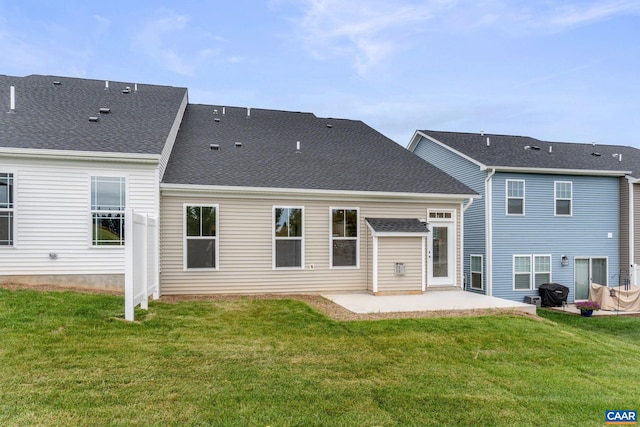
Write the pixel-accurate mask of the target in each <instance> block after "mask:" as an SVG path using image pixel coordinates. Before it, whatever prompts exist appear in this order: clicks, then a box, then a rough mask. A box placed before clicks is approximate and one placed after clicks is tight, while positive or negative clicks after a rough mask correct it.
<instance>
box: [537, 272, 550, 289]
mask: <svg viewBox="0 0 640 427" xmlns="http://www.w3.org/2000/svg"><path fill="white" fill-rule="evenodd" d="M535 281H536V289H538V288H539V287H540V285H542V284H543V283H550V282H551V274H549V273H536V279H535Z"/></svg>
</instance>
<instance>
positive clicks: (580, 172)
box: [486, 166, 631, 177]
mask: <svg viewBox="0 0 640 427" xmlns="http://www.w3.org/2000/svg"><path fill="white" fill-rule="evenodd" d="M486 168H487V169H494V170H495V171H496V172H512V173H535V174H547V175H587V176H618V177H620V176H626V175H629V174H630V173H631V172H630V171H609V170H592V169H552V168H526V167H517V166H487V167H486Z"/></svg>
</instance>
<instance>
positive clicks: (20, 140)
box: [0, 75, 187, 154]
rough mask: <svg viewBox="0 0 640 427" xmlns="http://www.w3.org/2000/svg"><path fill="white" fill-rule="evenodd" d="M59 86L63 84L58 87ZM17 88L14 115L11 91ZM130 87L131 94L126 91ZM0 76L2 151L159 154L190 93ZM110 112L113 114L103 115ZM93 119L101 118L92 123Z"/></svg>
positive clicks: (91, 82)
mask: <svg viewBox="0 0 640 427" xmlns="http://www.w3.org/2000/svg"><path fill="white" fill-rule="evenodd" d="M54 82H59V84H54ZM11 86H14V87H15V107H16V108H15V112H11V113H9V111H10V87H11ZM127 86H128V87H130V88H131V91H130V93H127V94H124V93H122V90H123V89H125V88H126V87H127ZM137 89H138V90H137V92H136V91H135V84H134V83H123V82H113V81H110V82H109V89H108V90H105V81H104V80H87V79H77V78H68V77H55V76H41V75H31V76H26V77H11V76H2V75H0V147H11V148H38V149H52V150H77V151H96V152H118V153H136V154H160V153H161V152H162V148H163V147H164V144H165V142H166V139H167V136H168V135H169V131H170V129H171V126H172V125H173V122H174V120H175V118H176V116H177V114H178V111H179V108H180V105H181V103H182V101H183V99H184V97H185V95H186V93H187V89H186V88H176V87H169V86H156V85H143V84H138V85H137ZM100 108H109V109H110V110H111V112H110V114H100ZM89 117H98V118H99V121H98V122H90V121H89Z"/></svg>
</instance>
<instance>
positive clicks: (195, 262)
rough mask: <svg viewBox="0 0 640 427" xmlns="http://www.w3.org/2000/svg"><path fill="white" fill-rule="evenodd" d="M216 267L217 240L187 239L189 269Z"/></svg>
mask: <svg viewBox="0 0 640 427" xmlns="http://www.w3.org/2000/svg"><path fill="white" fill-rule="evenodd" d="M215 267H216V241H215V239H187V268H215Z"/></svg>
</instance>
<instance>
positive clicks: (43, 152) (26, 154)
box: [0, 147, 160, 164]
mask: <svg viewBox="0 0 640 427" xmlns="http://www.w3.org/2000/svg"><path fill="white" fill-rule="evenodd" d="M0 155H3V156H6V157H14V158H29V159H47V160H56V159H58V160H91V161H95V160H100V161H105V162H123V163H148V164H157V163H158V161H159V160H160V155H158V154H136V153H114V152H99V151H74V150H48V149H39V148H7V147H3V148H0Z"/></svg>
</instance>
